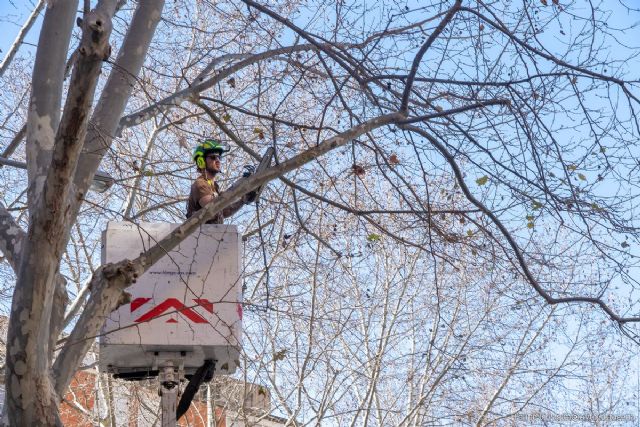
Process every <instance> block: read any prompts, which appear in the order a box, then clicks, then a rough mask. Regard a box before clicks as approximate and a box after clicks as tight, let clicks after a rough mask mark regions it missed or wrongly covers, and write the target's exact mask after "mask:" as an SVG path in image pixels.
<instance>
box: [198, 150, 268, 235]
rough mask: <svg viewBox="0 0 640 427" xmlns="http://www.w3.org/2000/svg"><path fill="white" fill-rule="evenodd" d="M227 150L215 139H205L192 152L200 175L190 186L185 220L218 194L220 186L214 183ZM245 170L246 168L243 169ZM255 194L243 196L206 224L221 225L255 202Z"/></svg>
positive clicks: (246, 173)
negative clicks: (242, 208)
mask: <svg viewBox="0 0 640 427" xmlns="http://www.w3.org/2000/svg"><path fill="white" fill-rule="evenodd" d="M228 151H229V149H228V148H227V147H225V146H224V145H223V144H221V143H220V142H219V141H217V140H215V139H205V140H204V141H202V142H201V143H200V144H198V146H197V147H196V148H195V150H194V151H193V161H194V162H195V163H196V166H197V168H198V172H199V173H200V175H199V176H198V177H197V178H196V180H195V182H194V183H193V184H192V185H191V193H190V194H189V200H188V201H187V218H190V217H191V216H192V215H193V214H195V213H196V212H197V211H199V210H200V209H202V208H203V207H204V206H205V205H206V204H207V203H211V201H213V199H215V198H216V197H218V195H219V194H220V186H219V185H218V183H217V182H216V180H215V179H216V175H217V174H218V173H220V170H221V168H222V155H223V154H224V153H226V152H228ZM245 169H246V167H245ZM250 174H251V170H250V169H249V170H247V171H245V174H244V176H245V177H246V176H248V175H250ZM255 198H256V193H255V192H251V193H248V194H245V195H244V196H243V197H242V199H240V200H238V201H237V202H234V203H232V204H231V205H230V206H228V207H226V208H225V209H223V210H222V212H219V213H218V214H217V215H216V216H215V217H214V218H213V219H211V220H209V221H207V224H222V223H223V222H224V219H225V218H229V217H231V216H232V215H234V214H235V213H236V212H238V211H239V210H240V208H241V207H242V206H244V205H245V204H248V203H251V202H253V201H254V200H255Z"/></svg>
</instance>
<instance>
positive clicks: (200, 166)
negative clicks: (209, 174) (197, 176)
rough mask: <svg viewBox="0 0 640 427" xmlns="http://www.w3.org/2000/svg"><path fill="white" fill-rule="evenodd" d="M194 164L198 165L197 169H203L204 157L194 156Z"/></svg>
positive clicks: (204, 164)
mask: <svg viewBox="0 0 640 427" xmlns="http://www.w3.org/2000/svg"><path fill="white" fill-rule="evenodd" d="M196 166H198V169H204V168H205V166H206V163H205V161H204V157H202V156H198V157H196Z"/></svg>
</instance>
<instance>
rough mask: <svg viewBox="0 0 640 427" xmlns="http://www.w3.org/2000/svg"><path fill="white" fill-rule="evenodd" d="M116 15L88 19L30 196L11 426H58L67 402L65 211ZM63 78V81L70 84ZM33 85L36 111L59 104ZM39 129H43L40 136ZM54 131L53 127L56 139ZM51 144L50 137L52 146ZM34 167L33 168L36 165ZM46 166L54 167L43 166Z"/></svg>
mask: <svg viewBox="0 0 640 427" xmlns="http://www.w3.org/2000/svg"><path fill="white" fill-rule="evenodd" d="M60 4H62V3H56V4H55V5H54V6H53V8H51V9H49V10H48V11H47V15H48V13H49V11H50V10H56V9H57V5H60ZM114 11H115V1H104V2H100V3H99V4H98V6H97V8H96V10H94V11H92V12H90V13H89V14H87V15H86V16H85V17H84V20H83V22H82V30H83V31H82V39H81V41H80V46H79V48H78V52H79V58H78V61H77V63H76V65H75V68H74V71H73V74H72V77H71V81H70V84H69V91H68V96H67V101H66V103H65V108H64V112H63V115H62V119H61V121H60V124H59V126H58V128H57V132H56V134H55V137H54V139H53V141H55V142H54V144H53V146H52V150H51V160H50V164H46V163H49V162H48V161H47V160H46V159H44V158H42V157H38V158H37V161H36V162H35V164H36V171H37V173H36V174H35V176H37V180H40V178H41V177H44V178H45V179H44V180H43V181H42V182H41V183H40V182H38V181H37V182H36V185H35V188H34V186H33V185H32V186H31V188H30V221H29V231H28V233H27V236H28V237H27V239H25V240H24V244H23V248H22V254H23V255H22V257H21V260H20V265H19V269H18V272H17V273H18V274H17V282H16V287H15V290H14V295H13V303H12V310H11V320H10V323H9V332H8V340H7V343H8V345H7V371H6V385H7V386H6V390H7V396H6V403H5V410H6V412H7V413H8V416H9V422H10V424H11V425H54V424H56V423H57V422H58V419H57V413H58V411H57V405H58V401H59V399H58V397H57V396H56V394H55V392H54V390H53V384H52V381H51V375H50V363H51V361H50V354H51V348H50V345H51V342H52V340H53V339H54V338H52V337H51V332H52V330H53V332H54V333H55V331H56V330H57V329H58V328H57V325H52V324H51V321H52V314H53V319H55V320H56V321H57V322H58V323H59V324H60V323H61V321H62V317H63V312H62V313H60V312H59V310H55V311H52V310H53V309H52V307H53V301H54V295H56V296H57V299H58V301H59V300H60V299H61V298H64V295H63V293H62V292H60V287H59V286H56V285H57V280H56V278H57V272H58V267H59V263H60V258H61V256H62V253H63V251H64V248H65V247H66V240H67V239H66V237H67V235H68V232H67V231H66V230H67V229H68V224H69V223H70V222H72V221H70V217H69V209H68V207H67V206H65V204H66V201H67V200H69V198H68V194H69V192H70V188H72V185H71V184H72V180H71V178H72V177H73V174H74V172H75V168H76V164H77V160H78V157H79V154H80V149H81V147H82V143H83V141H84V137H85V134H86V129H87V123H88V118H89V111H90V108H91V104H92V102H93V94H94V92H95V87H96V83H97V80H98V76H99V74H100V69H101V67H102V62H103V60H104V59H106V58H107V57H108V56H109V53H110V46H109V43H108V39H109V36H110V34H111V18H112V16H113V13H114ZM48 17H49V16H48ZM49 18H50V17H49ZM45 21H47V18H45ZM41 42H42V46H40V47H39V49H38V57H41V56H47V54H48V53H49V52H46V51H42V50H41V49H42V48H43V47H46V45H47V43H45V42H43V41H42V39H41ZM63 59H64V58H63ZM36 63H38V59H36ZM41 71H44V70H41ZM58 77H59V78H60V80H62V76H58ZM33 80H34V84H33V88H34V89H33V90H34V95H32V105H33V104H34V102H35V101H37V99H38V98H41V97H42V98H44V99H45V100H51V102H52V103H53V100H55V99H58V95H56V94H48V93H47V90H46V88H45V90H44V92H42V93H40V92H36V87H37V86H38V83H39V82H40V80H46V81H47V82H49V81H50V80H52V79H51V78H50V75H48V74H41V75H39V74H37V73H35V74H34V79H33ZM53 86H54V87H55V85H53ZM49 90H51V88H49ZM48 95H49V96H48ZM34 100H35V101H34ZM37 119H40V122H42V119H41V117H40V115H39V114H36V116H35V117H34V116H32V115H30V117H29V129H33V128H34V123H32V120H37ZM40 124H42V123H40ZM49 125H51V123H49ZM37 126H38V125H37V124H36V125H35V127H36V129H37ZM51 130H52V128H51V127H49V131H51ZM50 136H51V135H49V134H47V135H45V137H46V140H47V141H49V138H50ZM34 144H35V145H37V144H42V140H37V141H34V140H33V139H31V140H30V139H29V132H28V136H27V146H28V151H29V149H33V145H34ZM30 146H31V147H30ZM30 161H31V162H32V163H33V161H34V159H33V158H32V159H30ZM43 161H44V162H46V163H45V164H43V163H42V162H43ZM45 166H48V167H45ZM45 170H46V171H47V172H46V175H44V176H42V175H43V174H42V173H41V172H43V171H45ZM40 188H41V190H40ZM36 195H37V197H36ZM56 288H58V292H57V293H56ZM62 310H64V308H63V309H62Z"/></svg>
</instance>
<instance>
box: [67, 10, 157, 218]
mask: <svg viewBox="0 0 640 427" xmlns="http://www.w3.org/2000/svg"><path fill="white" fill-rule="evenodd" d="M163 8H164V0H148V1H143V2H139V3H138V6H137V9H136V12H135V13H134V16H133V20H132V21H131V25H130V26H129V31H128V32H127V35H126V36H125V39H124V41H123V43H122V46H121V47H120V50H119V53H118V57H117V58H116V62H115V65H114V67H113V69H112V71H111V74H109V78H108V80H107V83H106V85H105V87H104V89H103V91H102V94H101V96H100V100H99V101H98V103H97V104H96V110H95V111H94V113H93V116H92V117H91V125H92V126H91V129H90V130H89V132H88V133H87V138H86V142H85V147H84V149H83V152H82V156H81V160H80V162H79V165H78V170H77V171H76V175H75V179H74V182H75V184H76V186H77V188H78V190H77V196H78V197H77V202H76V206H75V207H73V208H72V211H73V212H74V214H76V213H77V211H78V209H79V207H80V203H82V198H83V197H84V194H86V191H87V189H88V188H89V186H90V185H91V180H92V179H93V175H94V174H95V172H96V170H97V169H98V166H99V165H100V162H101V161H102V157H103V156H104V153H105V152H106V151H107V149H108V148H109V146H110V145H111V142H112V141H113V136H114V135H115V131H116V128H117V126H118V122H119V120H120V117H122V113H123V112H124V109H125V107H126V105H127V102H128V101H129V97H130V96H131V93H132V92H133V88H134V87H135V85H136V79H137V77H138V74H139V73H140V69H141V68H142V65H143V64H144V60H145V58H146V56H147V51H148V49H149V45H150V44H151V40H152V38H153V35H154V33H155V29H156V26H157V25H158V22H159V21H160V17H161V16H162V9H163Z"/></svg>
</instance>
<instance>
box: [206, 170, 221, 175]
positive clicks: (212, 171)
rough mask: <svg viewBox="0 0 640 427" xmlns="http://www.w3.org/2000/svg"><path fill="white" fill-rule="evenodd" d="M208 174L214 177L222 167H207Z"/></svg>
mask: <svg viewBox="0 0 640 427" xmlns="http://www.w3.org/2000/svg"><path fill="white" fill-rule="evenodd" d="M206 170H207V174H208V175H210V176H212V177H214V176H216V175H217V174H219V173H220V169H213V168H206Z"/></svg>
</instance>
